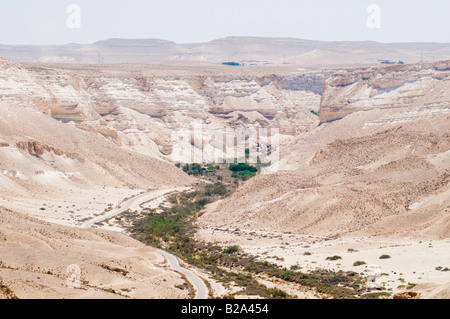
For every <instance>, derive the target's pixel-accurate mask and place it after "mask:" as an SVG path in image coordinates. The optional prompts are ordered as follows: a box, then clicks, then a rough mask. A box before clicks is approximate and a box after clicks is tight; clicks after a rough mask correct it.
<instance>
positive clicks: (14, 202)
mask: <svg viewBox="0 0 450 319" xmlns="http://www.w3.org/2000/svg"><path fill="white" fill-rule="evenodd" d="M142 191H145V190H138V189H137V190H136V189H127V188H116V187H100V186H99V187H92V188H90V189H81V188H80V189H76V190H75V189H74V190H72V189H69V190H65V189H59V190H58V191H57V192H55V193H54V194H52V195H53V196H51V198H50V196H46V197H44V196H42V198H36V197H35V198H29V197H28V198H25V197H20V196H15V197H7V195H6V194H3V196H2V197H1V198H0V206H3V207H5V208H9V209H12V210H18V211H20V212H22V213H24V214H27V215H29V216H33V217H36V218H39V219H41V220H45V221H47V222H52V223H56V224H60V225H66V226H80V225H81V224H82V223H83V222H85V221H86V220H88V219H90V218H93V217H96V216H100V215H102V214H104V213H105V212H106V211H108V210H111V209H114V208H117V207H118V206H119V205H120V202H121V201H122V200H123V199H126V198H129V197H132V196H135V195H138V194H139V193H140V192H142Z"/></svg>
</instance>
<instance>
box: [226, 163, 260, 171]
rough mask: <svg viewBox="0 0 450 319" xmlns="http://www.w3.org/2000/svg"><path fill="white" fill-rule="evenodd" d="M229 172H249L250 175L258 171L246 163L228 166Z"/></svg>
mask: <svg viewBox="0 0 450 319" xmlns="http://www.w3.org/2000/svg"><path fill="white" fill-rule="evenodd" d="M230 171H232V172H243V171H249V172H251V173H256V172H257V171H258V169H257V168H256V167H254V166H251V165H248V164H246V163H238V164H230Z"/></svg>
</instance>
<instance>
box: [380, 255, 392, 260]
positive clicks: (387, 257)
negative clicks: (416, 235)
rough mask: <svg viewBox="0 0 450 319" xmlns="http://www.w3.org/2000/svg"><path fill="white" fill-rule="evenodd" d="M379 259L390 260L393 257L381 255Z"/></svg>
mask: <svg viewBox="0 0 450 319" xmlns="http://www.w3.org/2000/svg"><path fill="white" fill-rule="evenodd" d="M379 258H380V259H389V258H391V256H389V255H381V256H380V257H379Z"/></svg>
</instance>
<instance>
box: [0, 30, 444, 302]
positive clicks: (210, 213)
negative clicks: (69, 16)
mask: <svg viewBox="0 0 450 319" xmlns="http://www.w3.org/2000/svg"><path fill="white" fill-rule="evenodd" d="M238 40H239V39H233V38H231V39H226V40H218V41H217V42H214V43H209V44H204V45H203V46H200V45H199V46H192V47H191V48H189V50H190V51H189V50H188V49H186V48H185V49H183V50H185V51H183V54H184V55H183V58H181V56H178V58H168V56H169V57H173V56H176V55H177V54H178V55H179V54H180V53H179V50H181V49H180V48H177V47H176V45H175V44H173V43H168V42H161V41H150V40H149V41H144V42H142V41H137V42H136V43H131V42H128V43H129V44H130V45H131V44H132V45H139V46H144V47H146V49H145V50H150V49H149V48H150V47H151V46H155V48H157V50H156V49H155V48H154V49H153V50H155V52H156V51H157V52H159V53H160V54H161V56H155V57H152V56H151V55H149V56H148V57H147V60H146V61H145V63H144V62H143V61H137V62H140V63H129V64H95V63H96V59H97V58H98V50H97V49H96V48H97V47H102V48H105V47H107V48H108V50H111V51H108V52H114V50H117V49H118V48H120V47H121V46H123V45H124V42H123V41H122V40H109V41H105V42H103V43H97V44H94V45H92V46H91V47H90V50H91V51H89V50H87V49H86V48H84V50H85V52H88V53H89V52H90V53H89V55H87V53H86V55H79V57H78V58H73V59H72V58H70V57H69V58H67V56H69V53H64V52H63V53H61V52H62V51H61V50H63V49H61V48H59V50H60V51H59V52H60V53H59V55H57V54H56V55H55V54H54V53H51V54H50V55H51V56H53V55H55V56H64V58H61V59H60V58H48V57H43V56H41V55H38V54H37V53H29V52H32V50H31V49H30V48H27V50H31V51H26V52H28V53H24V52H25V51H22V54H23V55H16V56H15V57H16V58H17V57H19V58H18V60H23V62H14V61H11V60H6V59H1V60H0V113H1V118H0V194H1V196H0V207H2V208H1V214H0V216H1V219H0V235H1V236H2V237H1V238H3V241H1V242H0V250H2V253H1V257H0V266H1V267H0V283H3V285H5V286H8V287H10V288H11V290H12V291H14V293H15V294H16V295H17V296H18V297H23V298H27V297H30V296H32V292H33V291H36V289H38V288H37V287H40V286H39V285H40V281H39V280H40V278H41V277H45V278H47V277H48V278H49V281H47V282H48V283H49V284H48V287H47V286H46V288H45V293H43V294H42V295H41V297H44V298H45V297H49V296H50V297H52V296H55V293H54V291H53V290H52V289H54V290H56V291H57V293H58V294H62V295H64V296H67V297H97V296H100V297H104V296H105V295H106V296H109V297H111V296H114V297H134V298H157V297H160V298H173V297H175V298H187V297H188V291H187V290H183V289H180V288H177V287H180V285H182V283H183V278H182V277H181V276H180V275H179V274H178V273H176V272H174V271H173V270H171V269H170V268H168V267H167V266H166V265H165V263H164V258H163V257H162V255H160V254H159V253H158V252H157V251H156V250H154V249H152V248H151V247H147V246H144V245H143V244H141V243H138V242H137V241H135V240H132V239H130V238H129V237H127V236H126V234H124V233H123V230H121V229H112V230H114V231H111V229H109V228H108V226H105V227H103V226H96V228H94V229H92V230H82V229H80V226H81V225H83V224H84V223H86V222H87V221H88V220H90V219H93V218H95V217H97V216H100V215H101V214H103V213H104V212H105V211H106V210H107V209H111V208H112V207H116V208H117V207H119V206H120V204H121V203H123V201H124V200H125V199H129V198H131V197H133V196H138V195H139V194H143V193H145V192H149V191H152V190H158V189H162V188H180V187H184V188H189V187H193V186H195V185H196V184H198V183H200V181H199V180H198V178H195V177H193V176H189V175H187V174H185V173H184V172H183V171H182V170H181V169H179V168H178V167H176V166H175V164H177V163H176V162H175V161H174V160H173V159H174V147H173V146H174V145H173V137H174V134H175V136H176V134H177V132H178V131H179V130H181V129H185V130H192V129H193V123H195V122H199V123H201V124H202V126H203V128H204V130H206V131H207V130H219V131H220V130H222V131H225V130H227V129H235V130H239V129H240V130H250V129H269V130H272V129H277V130H278V132H279V136H278V138H279V143H278V144H277V145H271V150H272V151H274V150H276V152H277V154H278V155H279V158H278V159H277V161H276V162H271V166H269V167H267V169H266V171H265V173H264V174H258V175H257V176H255V177H253V178H251V179H250V180H248V181H246V182H245V183H241V185H240V186H239V188H238V189H237V191H236V192H234V193H233V194H232V195H231V196H230V197H228V198H225V199H223V200H221V201H218V202H214V203H212V204H209V205H207V206H206V208H205V209H204V210H203V211H202V212H201V214H200V216H199V217H198V220H197V221H196V223H195V226H196V229H197V232H196V234H195V237H196V239H198V240H200V241H204V242H208V243H215V244H218V245H232V244H237V245H239V246H240V247H242V249H243V250H244V251H245V252H249V253H252V254H254V255H256V256H258V258H260V259H261V260H270V261H275V262H278V263H280V264H281V265H282V266H284V267H292V266H297V267H300V268H301V269H304V270H313V269H316V268H318V267H323V268H326V269H332V270H342V269H343V270H355V267H354V266H353V262H354V261H355V260H356V259H358V260H363V259H364V260H365V261H366V262H367V263H372V264H378V265H379V266H380V267H381V268H382V269H383V272H384V273H388V274H389V277H388V278H387V279H386V283H385V286H386V287H389V288H390V289H391V290H392V291H393V292H396V291H398V290H401V289H399V288H398V286H399V285H400V282H401V280H400V279H403V281H404V280H405V279H406V280H407V281H408V282H411V283H412V282H414V283H415V284H417V287H416V288H415V291H417V292H419V293H420V294H421V295H422V296H426V295H430V296H433V295H435V291H439V294H442V293H443V291H444V294H445V287H446V285H447V283H448V282H449V281H450V279H449V277H448V275H447V273H445V272H442V271H436V270H435V268H436V267H438V266H442V267H446V266H447V267H450V265H448V264H445V263H446V262H447V263H448V260H449V259H448V257H449V255H448V251H449V249H450V242H449V240H448V238H449V237H450V215H449V213H450V196H449V195H450V188H449V179H450V153H449V152H450V125H449V123H450V104H449V103H450V93H449V92H450V62H449V60H444V58H445V57H446V56H447V53H446V52H447V51H446V50H447V47H446V45H444V44H442V45H440V46H438V45H430V46H429V47H428V50H429V51H428V52H431V51H433V50H434V51H433V52H434V54H435V55H436V56H437V58H436V59H435V61H436V62H427V63H406V64H403V65H389V66H385V65H380V64H379V62H378V61H377V58H378V57H381V55H378V54H379V52H381V51H377V50H376V49H374V47H382V45H379V46H377V45H375V44H371V45H369V44H368V43H359V45H360V46H361V47H363V48H365V49H368V48H370V49H371V50H372V51H371V52H375V53H373V55H371V56H369V55H364V54H361V56H364V57H365V58H364V61H359V60H358V61H357V62H355V63H354V65H352V64H353V63H350V60H351V59H352V56H353V55H352V54H348V56H346V58H345V59H344V58H343V57H344V54H343V53H342V55H339V57H338V58H336V59H333V60H332V61H331V60H329V61H328V60H327V59H324V58H323V57H324V55H322V54H319V53H317V51H315V52H316V53H317V54H318V56H320V58H317V63H319V62H322V64H320V65H319V64H318V65H314V64H313V62H311V61H315V60H314V59H312V60H307V59H306V58H305V59H306V60H305V61H307V62H308V63H306V62H305V63H303V62H302V63H303V65H302V63H297V64H295V63H290V62H289V61H290V59H293V58H292V57H294V56H298V55H299V53H298V52H297V51H296V50H300V49H299V48H297V49H295V47H298V46H299V45H300V44H302V45H303V47H302V48H301V49H302V50H304V51H305V52H309V51H308V50H307V49H311V48H312V47H314V48H315V49H314V50H318V49H317V46H319V44H320V43H316V42H315V43H307V41H306V42H305V41H304V42H298V41H287V40H286V39H282V40H273V41H271V45H274V44H273V43H278V44H277V45H278V46H282V47H283V48H284V49H285V50H288V49H289V50H291V51H290V52H293V53H292V55H289V54H288V55H287V56H288V58H287V59H286V61H287V62H286V61H283V59H282V58H281V59H280V58H277V57H275V55H276V54H275V53H273V54H272V55H270V54H267V53H264V54H262V53H261V56H257V57H253V58H251V57H250V56H246V55H245V54H244V53H242V52H243V50H244V49H245V48H241V49H239V50H241V51H240V52H241V53H242V55H239V59H238V60H239V61H241V60H246V61H247V60H248V61H250V60H258V61H260V60H261V61H271V63H267V64H264V63H254V65H251V64H246V65H241V66H238V67H236V66H229V65H223V64H221V62H223V61H228V60H231V59H229V58H230V57H232V56H236V55H233V54H230V55H226V54H224V55H223V56H220V55H218V54H216V52H217V50H218V49H217V48H222V49H223V48H224V46H225V47H226V48H228V46H233V43H235V44H234V45H235V46H236V47H238V45H236V43H240V42H239V41H238ZM240 40H242V39H240ZM130 41H131V40H130ZM252 41H256V42H259V43H260V45H262V44H261V41H263V40H261V39H259V40H256V39H252V40H251V41H250V43H251V42H252ZM277 41H278V42H277ZM219 44H220V45H219ZM320 45H321V46H322V47H321V50H326V48H327V46H330V45H335V44H333V43H328V44H326V43H322V44H320ZM352 45H353V46H355V45H356V44H355V43H353V44H349V43H340V44H339V45H338V46H337V47H336V48H337V49H339V50H342V52H349V51H351V50H350V49H349V46H350V47H352ZM116 46H117V47H116ZM215 46H217V47H215ZM161 47H165V48H166V49H165V50H162V49H161ZM383 47H384V48H386V47H390V48H391V49H392V48H397V47H395V46H394V45H391V46H383ZM417 48H420V46H418V45H412V44H411V45H406V44H405V45H403V46H402V50H404V52H407V53H408V54H406V53H405V55H401V56H395V55H394V54H392V56H389V57H388V58H392V59H400V58H403V57H405V56H406V57H411V59H412V58H413V57H414V58H416V59H417V57H418V56H417V52H416V50H417ZM0 49H1V50H0V55H2V56H7V55H6V54H4V52H6V51H5V50H6V49H5V48H4V47H2V48H0ZM2 50H3V51H2ZM55 50H56V49H55ZM77 50H81V47H77ZM105 50H106V49H105ZM123 50H124V52H127V50H126V49H123ZM142 50H144V49H142ZM177 50H178V51H177ZM236 50H237V49H236ZM339 50H338V51H339ZM346 50H347V51H346ZM392 50H393V51H392V52H394V51H395V50H394V49H392ZM396 50H397V49H396ZM63 51H64V50H63ZM69 51H70V52H75V51H74V50H73V47H71V48H70V50H69ZM69 51H68V52H69ZM282 51H283V50H282ZM282 51H279V52H282ZM14 52H15V54H18V53H17V52H20V51H18V50H14ZM198 52H202V54H203V53H204V52H209V53H208V54H210V56H209V55H206V56H207V57H206V58H205V59H198V58H197V54H199V53H198ZM223 52H228V53H229V52H232V51H230V50H229V49H227V50H224V49H223ZM267 52H278V51H277V50H274V49H273V48H271V47H270V46H269V47H268V48H267ZM305 52H304V54H307V53H305ZM377 52H378V53H377ZM390 52H391V51H390ZM392 52H391V53H392ZM395 52H399V51H395ZM404 52H403V53H404ZM414 52H415V53H414ZM102 54H104V56H105V61H107V57H108V53H107V52H104V53H102ZM136 54H137V53H136ZM327 54H330V53H329V52H328V53H327ZM355 54H356V53H355ZM358 54H359V53H358ZM430 54H431V53H430ZM123 56H126V54H125V53H124V55H123ZM186 56H189V58H187V60H188V61H185V60H186V59H185V57H186ZM308 56H311V54H309V55H308ZM326 56H327V55H325V57H326ZM11 57H13V56H10V58H11ZM212 57H214V59H213V58H212ZM449 57H450V56H449ZM353 58H354V56H353ZM439 58H442V60H441V61H438V60H439ZM130 59H131V60H130V61H131V62H136V61H135V60H134V57H130ZM153 59H154V60H156V59H162V60H164V61H157V62H156V61H152V60H153ZM299 59H300V58H299ZM308 59H309V58H308ZM447 59H448V57H447ZM119 60H120V59H119ZM325 60H327V61H328V62H326V63H325V62H323V61H325ZM61 62H71V63H63V64H61ZM75 62H76V63H75ZM114 62H117V61H114ZM119 62H124V61H122V60H120V61H119ZM283 62H286V63H283ZM414 62H418V61H414ZM82 63H84V64H82ZM90 63H92V64H90ZM111 63H112V62H111ZM309 63H311V64H309ZM184 143H185V145H184V146H186V147H190V149H192V151H193V152H194V153H195V152H200V153H201V152H202V151H203V150H205V149H215V150H222V149H223V147H224V145H223V143H224V142H223V141H219V142H217V140H216V141H211V140H203V141H202V142H201V143H196V141H195V139H190V140H189V139H188V140H187V141H184ZM251 151H253V150H251ZM205 164H207V163H205ZM271 168H272V169H271ZM102 228H104V229H102ZM110 228H111V227H110ZM32 237H36V238H38V239H39V240H36V241H33V240H31V238H32ZM94 243H95V244H94ZM431 243H432V244H431ZM80 246H81V247H80ZM64 247H68V248H69V250H68V251H67V249H66V250H65V248H64ZM86 247H89V249H87V250H86ZM305 247H308V248H305ZM17 249H19V250H20V254H19V253H16V252H17V251H18V250H17ZM348 249H353V250H357V252H352V253H349V252H348ZM107 251H110V252H109V253H108V252H107ZM305 252H310V253H312V255H311V256H309V255H308V256H309V257H305V256H306V255H304V254H305ZM336 253H339V254H340V256H342V258H343V260H342V261H341V262H340V264H339V265H338V264H337V263H330V262H329V261H326V257H327V256H330V255H331V254H336ZM382 253H386V254H391V255H392V257H393V258H392V260H389V261H380V260H378V256H379V255H381V254H382ZM394 253H395V254H396V255H394ZM417 253H418V254H417ZM43 254H50V255H51V259H49V260H50V261H48V262H43V261H42V260H40V257H39V256H42V255H43ZM143 255H145V256H147V257H148V258H147V257H146V259H145V260H144V259H143V257H142V256H143ZM275 255H277V256H278V257H280V256H281V257H282V258H274V257H273V256H275ZM24 256H27V258H29V259H28V260H29V261H28V262H27V263H23V260H25V259H26V258H25V257H24ZM58 256H64V259H61V260H59V259H58V258H59V257H58ZM414 258H415V259H414ZM51 260H53V261H51ZM57 260H59V261H58V262H56V261H57ZM81 261H82V262H81ZM77 263H79V264H80V265H81V266H82V268H83V269H87V270H86V271H87V273H86V277H85V286H84V288H85V291H82V292H81V294H80V291H74V290H70V289H67V287H64V283H65V275H66V274H65V272H66V267H67V265H69V264H77ZM66 264H67V265H66ZM102 265H103V266H102ZM105 265H106V266H105ZM147 266H149V268H148V267H147ZM119 268H120V269H125V270H126V271H127V272H129V273H130V275H128V277H130V278H128V277H127V280H128V281H127V283H126V284H125V283H123V281H122V279H123V278H122V277H123V273H121V272H120V271H119V272H117V271H116V272H115V271H111V269H119ZM144 268H145V269H146V270H144ZM147 268H148V269H147ZM149 269H150V270H149ZM96 273H99V274H101V278H102V280H103V282H102V283H100V281H98V282H97V281H96V280H95V274H96ZM399 274H401V275H399ZM201 275H202V276H203V278H207V275H206V274H204V273H203V274H201ZM38 277H39V278H38ZM144 277H145V278H147V279H145V280H144V279H142V278H144ZM24 278H28V279H27V280H25V279H24ZM149 278H150V279H149ZM151 278H165V281H152V280H151ZM208 280H209V279H208ZM144 282H145V285H147V284H149V285H150V286H151V287H154V288H148V287H149V286H148V285H147V286H145V287H144ZM105 283H106V284H105ZM52 287H53V288H52ZM54 287H58V288H54ZM110 289H113V290H114V291H115V292H117V291H121V293H120V294H118V293H111V290H110ZM443 289H444V290H443ZM219 290H220V289H219ZM30 291H31V292H30ZM52 291H53V292H52ZM86 291H87V292H86Z"/></svg>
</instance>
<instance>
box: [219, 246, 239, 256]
mask: <svg viewBox="0 0 450 319" xmlns="http://www.w3.org/2000/svg"><path fill="white" fill-rule="evenodd" d="M239 251H241V248H240V247H239V246H238V245H233V246H229V247H227V248H225V249H224V250H223V252H224V253H225V254H234V253H237V252H239Z"/></svg>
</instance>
